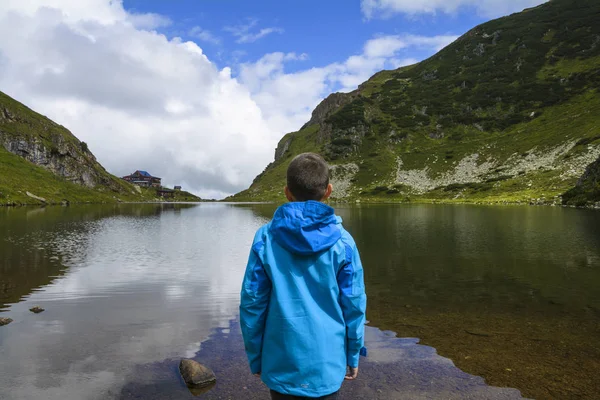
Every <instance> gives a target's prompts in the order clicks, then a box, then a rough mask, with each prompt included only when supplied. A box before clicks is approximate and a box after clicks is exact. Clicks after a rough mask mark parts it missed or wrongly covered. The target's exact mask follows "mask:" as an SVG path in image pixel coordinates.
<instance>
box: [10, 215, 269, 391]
mask: <svg viewBox="0 0 600 400" xmlns="http://www.w3.org/2000/svg"><path fill="white" fill-rule="evenodd" d="M48 211H49V212H50V214H49V215H48V216H44V215H43V213H40V214H39V215H36V219H35V221H40V220H43V221H45V222H43V223H39V222H37V223H38V224H40V226H36V230H39V231H40V233H39V235H38V234H33V233H31V232H28V231H27V229H25V228H22V229H21V231H19V232H17V228H15V230H14V232H13V233H12V236H13V237H14V238H16V239H17V240H18V241H20V242H21V243H22V244H23V245H25V246H30V244H32V243H38V244H39V243H46V244H45V247H46V248H48V249H50V250H51V251H52V254H58V255H60V260H59V261H60V263H61V264H62V265H65V266H68V267H69V270H68V272H67V273H65V275H64V276H63V277H61V278H60V279H57V280H54V281H53V282H52V283H51V284H49V285H48V286H46V287H45V288H43V290H40V291H38V292H34V293H32V294H31V296H30V297H29V298H28V299H27V300H26V301H24V302H21V303H18V304H15V305H13V306H12V307H11V310H10V316H11V317H12V318H13V319H15V322H14V323H13V324H11V325H9V326H7V327H3V330H2V331H1V332H0V333H1V335H0V345H1V346H2V349H3V356H2V358H1V359H0V386H1V387H3V388H6V389H7V391H8V392H10V396H12V397H9V398H13V399H22V398H44V399H61V400H69V399H77V400H80V399H107V398H111V397H113V394H114V392H115V391H117V392H118V390H119V388H120V385H122V384H123V378H124V377H126V376H127V375H128V374H129V373H130V371H131V369H132V367H133V365H136V364H143V363H150V362H155V361H158V360H164V359H165V358H169V357H180V356H184V355H186V354H188V353H190V352H191V353H192V354H193V353H195V352H196V351H197V350H198V348H199V346H200V342H202V341H203V340H204V339H205V338H207V337H208V336H209V334H210V332H211V331H212V330H213V329H214V328H216V327H219V326H221V327H226V326H228V321H229V320H230V319H231V318H234V317H235V315H236V314H237V307H238V304H239V288H240V284H241V277H242V275H243V270H244V268H245V265H246V260H247V256H248V251H249V248H250V244H251V240H252V236H253V234H254V232H255V230H256V228H257V227H258V226H259V225H260V223H261V221H260V220H259V219H256V217H254V215H253V214H252V212H250V211H249V210H243V209H236V208H232V207H228V206H225V205H221V204H204V205H201V206H195V207H189V206H183V207H182V206H179V205H175V206H173V205H168V206H167V207H165V206H164V205H156V206H152V205H142V206H137V205H128V206H126V207H124V208H115V207H112V206H111V207H108V208H103V207H100V208H98V207H91V208H90V209H89V210H88V209H87V208H81V209H80V208H71V209H48ZM55 212H64V213H65V215H64V216H62V217H56V218H54V216H55V214H54V213H55ZM139 215H144V217H143V218H139V217H138V216H139ZM6 220H7V221H10V222H11V226H12V225H14V226H20V227H22V226H23V224H22V222H23V219H22V218H21V219H19V218H15V217H12V216H11V218H6ZM3 226H4V225H3ZM44 227H45V229H43V228H44ZM28 235H30V236H31V239H27V240H25V239H23V238H28ZM34 239H35V240H34ZM44 279H47V280H50V278H49V277H47V276H46V277H45V278H44ZM22 289H23V291H27V290H30V288H29V287H23V288H22ZM34 303H35V304H42V305H44V307H45V308H46V312H44V313H42V314H39V315H37V316H35V317H32V314H30V313H29V312H28V311H27V309H28V308H29V307H31V305H32V304H34Z"/></svg>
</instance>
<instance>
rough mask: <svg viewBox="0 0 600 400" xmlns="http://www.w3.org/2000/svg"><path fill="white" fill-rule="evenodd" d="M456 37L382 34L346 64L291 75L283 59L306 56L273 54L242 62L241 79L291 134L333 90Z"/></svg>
mask: <svg viewBox="0 0 600 400" xmlns="http://www.w3.org/2000/svg"><path fill="white" fill-rule="evenodd" d="M456 38H457V37H456V36H434V37H422V36H414V35H405V36H397V35H393V36H381V37H378V38H375V39H371V40H369V41H367V42H366V43H365V45H364V47H363V52H362V54H360V55H354V56H351V57H348V58H347V59H346V60H345V61H344V62H341V63H333V64H330V65H326V66H324V67H320V68H310V69H308V70H301V71H299V72H293V73H286V72H285V63H286V62H290V61H297V60H302V59H305V58H306V57H307V56H306V55H300V56H298V55H296V54H294V53H288V54H284V53H271V54H267V55H265V56H264V57H262V58H261V59H260V60H258V61H257V62H255V63H246V64H242V66H241V71H240V82H241V83H243V84H244V85H245V86H246V87H248V88H249V90H250V91H251V93H252V94H253V98H254V99H255V101H256V102H257V104H258V105H259V107H260V108H261V110H263V114H264V116H265V118H266V120H267V122H268V123H269V125H270V126H274V127H276V129H279V130H280V131H281V132H288V131H291V130H293V129H297V127H299V126H301V125H302V124H303V123H304V122H306V121H308V120H309V119H310V115H311V113H312V110H313V109H314V108H315V107H316V106H317V105H318V104H319V102H320V101H321V100H322V99H323V97H326V96H327V95H328V94H330V93H331V92H334V91H342V92H349V91H352V90H354V89H356V88H357V86H358V85H360V84H361V83H363V82H364V81H365V80H367V79H368V78H370V77H371V76H372V75H373V74H375V73H376V72H378V71H381V70H382V69H396V68H399V67H402V66H406V65H410V64H414V63H416V62H417V60H416V59H414V58H411V57H407V56H405V55H404V54H402V52H403V51H404V50H406V49H412V48H420V49H423V48H424V49H428V50H429V51H430V52H435V51H437V50H438V49H440V48H442V47H444V46H446V45H447V44H449V43H451V42H453V41H454V40H456ZM286 128H287V129H286ZM290 128H293V129H290Z"/></svg>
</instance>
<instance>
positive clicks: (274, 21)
mask: <svg viewBox="0 0 600 400" xmlns="http://www.w3.org/2000/svg"><path fill="white" fill-rule="evenodd" d="M124 6H125V8H126V9H128V10H129V11H131V12H135V13H156V14H160V15H163V16H165V17H167V18H169V19H170V20H171V24H170V25H169V26H167V27H161V28H159V31H161V32H162V33H164V34H166V35H168V36H179V37H181V38H183V39H185V40H192V41H195V42H197V43H198V44H199V45H200V46H201V47H202V49H203V50H204V52H205V53H206V54H207V55H208V56H209V58H210V59H212V60H213V61H215V63H217V64H218V65H220V66H226V65H235V64H236V63H237V62H251V61H255V60H257V59H259V58H260V57H262V56H263V55H264V54H267V53H271V52H284V53H288V52H296V53H300V54H301V53H305V54H307V55H308V59H307V60H306V62H304V63H292V64H290V65H289V67H288V70H289V71H290V72H291V71H295V70H300V69H305V68H307V67H312V66H324V65H328V64H331V63H334V62H336V61H340V60H343V59H345V58H347V57H349V56H351V55H353V54H359V53H360V52H361V49H362V46H363V44H364V43H365V42H366V41H367V40H369V39H371V38H373V37H377V36H382V35H398V34H412V35H422V36H435V35H460V34H463V33H465V32H466V31H468V30H469V29H471V28H472V27H474V26H476V25H478V24H480V23H482V22H485V21H486V20H488V19H489V18H487V17H484V16H481V15H480V14H479V13H477V12H474V9H473V7H464V8H462V9H461V10H459V11H458V12H456V13H452V14H443V13H442V14H440V13H436V14H421V15H407V14H403V13H398V14H395V15H391V16H389V17H386V18H373V19H366V18H365V16H364V14H363V13H362V12H361V7H360V3H359V2H358V1H348V0H331V1H323V0H302V1H298V0H292V1H274V0H264V1H262V0H261V1H234V0H223V1H217V0H200V1H198V0H196V1H195V0H179V1H164V0H125V1H124ZM252 23H254V24H255V25H254V26H252V27H251V28H250V29H249V33H258V32H259V31H260V30H261V29H268V28H274V29H277V31H274V32H273V33H270V34H268V35H266V36H264V37H262V38H260V39H257V40H255V41H253V42H251V43H236V40H238V39H239V37H236V36H234V35H233V34H232V33H231V32H230V31H227V30H226V29H227V27H236V26H238V27H239V26H244V25H250V24H252ZM194 27H200V29H202V31H204V32H209V33H210V35H211V36H213V37H214V38H215V39H216V40H218V42H212V41H210V40H202V39H199V38H198V37H195V36H194V35H192V34H191V31H192V29H194ZM433 52H434V51H432V50H431V49H411V50H410V52H407V56H409V57H414V58H417V59H422V58H424V57H427V56H429V55H431V54H432V53H433Z"/></svg>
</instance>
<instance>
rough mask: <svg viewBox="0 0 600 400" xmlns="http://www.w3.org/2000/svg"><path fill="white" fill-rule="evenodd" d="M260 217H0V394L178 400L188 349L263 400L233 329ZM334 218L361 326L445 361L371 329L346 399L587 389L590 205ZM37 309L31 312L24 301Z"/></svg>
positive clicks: (105, 212) (597, 224)
mask: <svg viewBox="0 0 600 400" xmlns="http://www.w3.org/2000/svg"><path fill="white" fill-rule="evenodd" d="M274 210H275V206H273V205H264V204H263V205H257V204H254V205H227V204H202V205H200V206H196V205H194V206H191V205H116V206H112V205H111V206H102V207H98V206H89V207H70V208H61V207H48V208H45V209H37V208H21V209H12V208H8V209H4V210H0V252H1V254H2V257H0V296H2V297H1V298H0V307H3V308H4V310H6V311H7V312H4V313H3V316H9V317H11V318H13V319H14V320H15V321H14V322H13V323H12V324H10V325H8V326H5V327H2V328H0V387H2V388H3V389H6V391H4V392H2V396H4V397H6V398H8V399H33V398H44V399H65V400H70V399H111V398H144V399H146V398H173V397H176V396H182V397H181V398H186V396H188V397H189V396H191V395H190V394H189V392H187V389H186V388H185V386H184V385H183V383H182V382H181V381H180V380H179V377H178V374H177V362H178V359H179V358H180V357H197V358H199V359H200V361H202V362H206V363H207V364H208V363H210V364H211V365H210V366H211V367H213V368H214V369H215V371H216V372H217V374H218V376H219V385H218V386H217V388H216V389H215V390H214V391H211V392H210V394H207V395H205V396H207V397H206V398H236V397H237V398H243V399H251V398H253V397H254V398H264V394H265V391H264V388H263V387H262V386H261V385H260V384H259V383H258V382H257V381H256V380H255V379H254V378H253V377H252V376H250V375H249V373H248V369H247V366H246V362H245V358H244V354H243V349H242V347H241V346H242V342H241V338H240V336H239V331H238V329H239V328H238V327H237V325H236V323H235V322H232V321H235V319H236V318H237V306H238V302H239V287H240V282H241V278H242V273H243V269H244V267H245V263H246V258H247V255H248V251H249V246H250V243H251V240H252V237H253V235H254V232H255V230H256V229H257V228H258V227H259V226H260V225H262V224H263V223H265V222H266V221H267V220H268V219H269V218H270V217H271V216H272V214H273V212H274ZM337 211H338V214H340V215H341V216H342V217H343V218H344V223H345V226H346V227H347V229H349V230H350V231H351V233H352V234H353V235H354V237H355V238H356V241H357V243H358V245H359V248H360V249H361V255H362V258H363V264H364V265H365V273H366V284H367V293H368V295H369V305H368V318H369V319H370V320H371V321H372V325H373V326H377V327H378V328H381V329H390V330H392V331H395V332H398V334H399V336H401V337H404V338H407V337H418V338H420V339H421V340H422V342H423V343H425V344H427V345H430V346H433V347H435V348H436V349H437V352H438V353H440V354H441V356H444V357H448V358H449V359H451V360H452V361H450V360H449V359H448V358H443V357H441V356H438V355H437V354H436V352H435V351H434V350H433V348H432V347H427V346H422V345H417V344H416V339H396V338H393V337H392V336H393V334H387V333H385V332H382V331H379V330H378V329H376V328H369V329H368V335H369V337H368V342H369V347H370V348H371V355H370V357H369V358H368V359H367V360H366V361H365V363H363V369H362V371H361V376H362V378H361V380H359V381H358V382H354V383H353V384H352V385H346V388H345V389H344V390H346V397H345V398H352V399H360V398H365V399H373V398H381V399H395V398H464V397H467V396H471V398H519V394H518V392H516V391H515V390H512V389H498V388H493V387H488V386H486V385H485V384H484V382H483V380H482V377H483V378H485V380H486V382H487V383H488V384H492V385H496V386H509V387H515V388H518V389H521V390H522V391H523V392H524V394H525V395H526V396H530V397H537V398H548V399H551V398H560V399H563V398H594V396H595V394H596V393H598V392H600V387H598V385H599V383H598V381H597V379H596V377H595V371H597V370H598V368H600V361H599V360H600V328H599V324H598V322H599V318H600V311H599V310H600V292H599V291H598V290H597V288H598V285H599V284H600V250H599V248H600V246H599V244H600V242H599V238H600V230H599V229H600V213H593V212H592V213H590V212H586V211H581V210H564V209H558V208H532V207H508V208H501V207H494V208H479V207H462V206H455V207H443V206H439V207H432V206H383V205H382V206H361V207H343V206H342V207H338V210H337ZM38 304H39V305H41V306H43V307H44V308H45V309H46V311H45V312H44V313H42V314H39V315H34V314H31V313H29V311H27V310H28V309H29V308H30V307H31V306H33V305H38ZM165 360H166V361H165ZM453 362H454V363H455V364H456V365H457V366H458V367H459V368H460V369H462V370H464V371H466V372H468V373H470V374H472V375H469V374H467V373H465V372H462V371H461V370H459V369H458V368H455V367H454V366H453ZM161 396H162V397H161ZM219 396H220V397H219ZM0 397H1V396H0ZM4 397H3V398H4Z"/></svg>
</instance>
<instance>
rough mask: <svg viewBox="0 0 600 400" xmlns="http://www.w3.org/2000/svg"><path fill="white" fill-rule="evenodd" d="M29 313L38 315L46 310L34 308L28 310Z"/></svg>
mask: <svg viewBox="0 0 600 400" xmlns="http://www.w3.org/2000/svg"><path fill="white" fill-rule="evenodd" d="M29 311H31V312H32V313H35V314H39V313H41V312H44V311H46V310H44V309H43V308H42V307H39V306H35V307H33V308H30V309H29Z"/></svg>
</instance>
